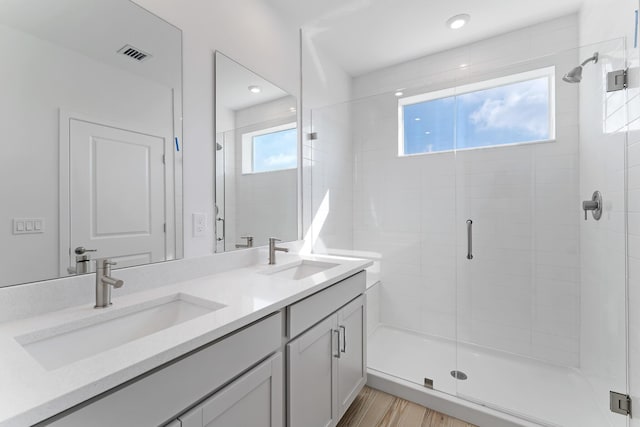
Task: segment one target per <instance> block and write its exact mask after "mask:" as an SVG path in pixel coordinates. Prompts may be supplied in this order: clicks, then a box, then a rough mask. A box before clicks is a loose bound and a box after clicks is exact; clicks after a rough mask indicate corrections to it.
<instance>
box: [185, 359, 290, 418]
mask: <svg viewBox="0 0 640 427" xmlns="http://www.w3.org/2000/svg"><path fill="white" fill-rule="evenodd" d="M282 363H283V361H282V353H277V354H276V355H275V356H273V357H272V358H271V359H269V360H267V361H266V362H264V363H263V364H261V365H259V366H258V367H257V368H254V369H253V370H251V371H250V372H249V373H247V374H245V375H243V376H242V377H240V379H238V380H236V381H234V382H233V383H231V384H230V385H229V386H227V387H225V388H224V389H223V390H221V391H219V392H218V393H216V394H214V395H213V396H212V397H211V398H209V399H207V400H206V401H205V402H204V403H202V404H201V405H199V406H197V407H195V408H194V409H192V410H191V411H189V412H187V413H186V414H184V415H182V416H180V417H178V419H179V421H180V422H181V425H182V427H230V426H251V427H283V426H284V419H283V416H282V413H283V410H282V408H283V401H282V398H283V389H282V377H283V372H282Z"/></svg>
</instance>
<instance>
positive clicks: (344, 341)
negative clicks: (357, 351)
mask: <svg viewBox="0 0 640 427" xmlns="http://www.w3.org/2000/svg"><path fill="white" fill-rule="evenodd" d="M340 329H342V348H341V349H340V351H341V352H342V353H346V352H347V328H345V327H344V326H342V325H340Z"/></svg>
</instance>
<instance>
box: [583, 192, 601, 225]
mask: <svg viewBox="0 0 640 427" xmlns="http://www.w3.org/2000/svg"><path fill="white" fill-rule="evenodd" d="M582 209H583V210H584V220H585V221H586V220H587V212H588V211H591V214H592V215H593V219H595V220H596V221H598V220H599V219H600V218H601V217H602V194H600V192H599V191H594V192H593V195H592V196H591V200H585V201H583V202H582Z"/></svg>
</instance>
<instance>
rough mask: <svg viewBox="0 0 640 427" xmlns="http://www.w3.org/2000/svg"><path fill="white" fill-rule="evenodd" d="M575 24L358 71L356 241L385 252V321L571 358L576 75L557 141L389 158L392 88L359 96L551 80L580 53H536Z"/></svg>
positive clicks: (573, 361)
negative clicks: (534, 76) (543, 76)
mask: <svg viewBox="0 0 640 427" xmlns="http://www.w3.org/2000/svg"><path fill="white" fill-rule="evenodd" d="M577 32H578V28H577V18H576V17H575V16H570V17H566V18H562V19H558V20H555V21H551V22H549V23H545V24H541V25H539V26H535V27H530V28H527V29H524V30H520V31H517V32H514V33H510V34H506V35H504V36H501V37H496V38H493V39H489V40H486V41H483V42H479V43H476V44H474V45H471V46H466V47H464V48H461V49H456V50H452V51H447V52H444V53H441V54H436V55H432V56H428V57H425V58H422V59H419V60H415V61H411V62H409V63H405V64H401V65H399V66H396V67H393V68H391V69H384V70H380V71H377V72H374V73H372V74H370V75H365V76H361V77H358V78H356V79H355V80H354V88H355V98H362V100H361V101H357V102H354V103H352V104H351V107H352V109H351V117H352V140H353V144H354V149H355V171H354V173H355V175H354V176H355V178H354V209H353V215H354V238H353V239H354V249H356V250H363V251H372V252H379V253H380V254H381V255H382V264H381V279H382V288H381V290H380V291H381V294H380V296H381V301H382V304H381V313H380V314H381V321H382V322H383V323H387V324H391V325H394V326H398V327H402V328H408V329H411V330H415V331H418V332H423V333H427V334H431V335H437V336H442V337H447V338H456V337H457V338H458V339H461V340H463V341H467V342H472V343H476V344H480V345H485V346H490V347H493V348H497V349H501V350H505V351H510V352H514V353H518V354H523V355H527V356H533V357H537V358H541V359H545V360H550V361H552V362H555V363H560V364H564V365H572V366H577V365H578V363H579V345H580V343H579V334H580V327H579V322H580V317H579V316H580V308H579V264H578V262H579V257H578V247H579V239H578V233H579V221H580V215H581V211H580V210H579V197H578V109H577V105H578V104H577V101H578V98H577V95H578V92H577V90H578V89H577V87H576V86H571V85H566V84H565V85H561V84H558V86H557V94H556V96H557V105H556V108H557V118H558V120H557V138H556V141H555V142H550V143H541V144H531V145H522V146H515V147H500V148H494V149H480V150H471V151H466V152H459V153H457V154H453V153H439V154H430V155H424V156H415V157H411V158H399V157H398V156H397V141H398V136H397V135H398V127H397V121H398V114H397V102H396V99H395V97H394V96H393V94H387V95H378V96H371V97H366V96H367V95H371V94H372V93H376V91H380V90H381V88H383V89H384V90H390V91H393V90H395V89H396V88H399V87H405V88H406V87H420V88H421V90H418V91H417V92H419V91H430V90H436V89H440V88H442V87H447V86H449V87H451V86H455V85H456V84H463V83H466V82H469V81H474V80H475V81H477V80H485V79H489V78H493V77H496V76H498V75H504V74H510V73H516V72H520V71H524V70H527V69H531V68H541V67H544V66H549V65H555V66H556V68H557V69H556V74H557V81H560V77H561V76H562V75H563V74H564V73H565V72H566V70H568V69H570V68H572V67H573V66H575V63H576V62H577V61H578V58H577V52H576V51H575V50H573V51H567V52H565V53H564V54H561V55H558V56H554V57H549V58H543V59H540V60H536V61H531V60H530V58H531V52H537V53H538V54H539V55H543V54H545V53H546V54H548V53H551V52H557V51H559V50H562V49H570V48H574V47H575V46H577ZM523 46H526V47H527V49H528V50H527V49H525V50H523V49H522V47H523ZM461 63H466V64H468V66H467V67H466V68H463V69H461V70H458V71H455V72H453V73H452V72H443V70H455V69H458V67H459V66H460V64H461ZM509 64H515V65H510V66H509V67H507V65H509ZM412 83H413V84H415V85H416V86H412ZM409 92H410V93H407V94H411V93H413V92H411V91H409ZM341 108H342V107H341ZM320 113H322V112H320ZM329 115H330V114H329V113H325V116H329ZM319 116H320V117H322V115H321V114H319ZM456 195H457V197H456ZM470 216H473V220H474V224H475V230H474V241H475V243H474V246H475V251H474V252H475V259H474V260H473V261H472V262H467V261H466V260H465V257H464V255H465V253H466V234H465V220H466V219H467V218H468V217H470Z"/></svg>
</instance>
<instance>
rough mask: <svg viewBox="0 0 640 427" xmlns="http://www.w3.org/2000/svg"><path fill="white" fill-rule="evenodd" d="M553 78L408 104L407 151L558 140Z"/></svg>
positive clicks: (406, 114) (421, 151)
mask: <svg viewBox="0 0 640 427" xmlns="http://www.w3.org/2000/svg"><path fill="white" fill-rule="evenodd" d="M549 84H550V81H549V78H548V77H541V78H537V79H532V80H527V81H523V82H518V83H513V84H508V85H504V86H498V87H493V88H490V89H484V90H478V91H475V92H469V93H464V94H461V95H455V96H450V97H446V98H440V99H434V100H431V101H425V102H419V103H415V104H409V105H405V106H404V107H403V108H404V111H403V112H404V123H403V125H404V154H405V155H409V154H419V153H429V152H434V151H447V150H453V149H456V148H458V149H463V148H474V147H486V146H495V145H504V144H513V143H519V142H533V141H543V140H548V139H551V138H552V135H551V126H550V108H551V106H550V98H549Z"/></svg>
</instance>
